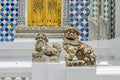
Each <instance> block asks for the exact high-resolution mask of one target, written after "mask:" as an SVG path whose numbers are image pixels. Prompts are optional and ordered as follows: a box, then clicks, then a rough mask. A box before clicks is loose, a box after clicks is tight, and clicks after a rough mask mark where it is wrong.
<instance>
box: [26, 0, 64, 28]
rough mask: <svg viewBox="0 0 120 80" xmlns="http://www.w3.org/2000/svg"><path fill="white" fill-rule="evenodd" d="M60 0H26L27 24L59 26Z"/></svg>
mask: <svg viewBox="0 0 120 80" xmlns="http://www.w3.org/2000/svg"><path fill="white" fill-rule="evenodd" d="M61 3H62V2H61V0H28V26H61V9H62V8H61V6H62V4H61Z"/></svg>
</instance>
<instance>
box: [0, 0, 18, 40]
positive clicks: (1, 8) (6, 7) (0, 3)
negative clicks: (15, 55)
mask: <svg viewBox="0 0 120 80" xmlns="http://www.w3.org/2000/svg"><path fill="white" fill-rule="evenodd" d="M17 2H18V0H0V41H2V42H4V41H6V42H11V41H14V39H15V30H14V29H15V27H16V26H17V16H18V4H17Z"/></svg>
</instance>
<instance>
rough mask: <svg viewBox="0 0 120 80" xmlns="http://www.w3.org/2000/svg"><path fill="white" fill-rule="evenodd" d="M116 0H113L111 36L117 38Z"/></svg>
mask: <svg viewBox="0 0 120 80" xmlns="http://www.w3.org/2000/svg"><path fill="white" fill-rule="evenodd" d="M115 8H116V7H115V0H111V28H110V32H111V34H110V38H115V19H116V18H115Z"/></svg>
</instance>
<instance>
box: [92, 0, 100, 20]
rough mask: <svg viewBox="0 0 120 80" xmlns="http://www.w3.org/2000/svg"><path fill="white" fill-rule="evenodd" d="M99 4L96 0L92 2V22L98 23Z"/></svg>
mask: <svg viewBox="0 0 120 80" xmlns="http://www.w3.org/2000/svg"><path fill="white" fill-rule="evenodd" d="M98 12H99V4H98V0H92V20H94V21H95V22H98Z"/></svg>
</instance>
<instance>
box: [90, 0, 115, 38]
mask: <svg viewBox="0 0 120 80" xmlns="http://www.w3.org/2000/svg"><path fill="white" fill-rule="evenodd" d="M100 1H101V2H100ZM100 3H101V5H100V6H99V4H100ZM91 9H92V11H91V12H92V13H91V15H92V17H91V18H92V20H93V21H94V22H96V24H97V26H96V27H97V29H96V32H97V34H98V35H97V38H98V39H111V38H115V0H92V8H91ZM100 9H101V10H100ZM100 17H101V18H102V19H103V20H104V22H102V23H101V22H100V20H101V19H100ZM99 23H100V24H99ZM103 24H104V25H103ZM92 31H93V30H92ZM89 35H90V34H89ZM94 35H95V34H94Z"/></svg>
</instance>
